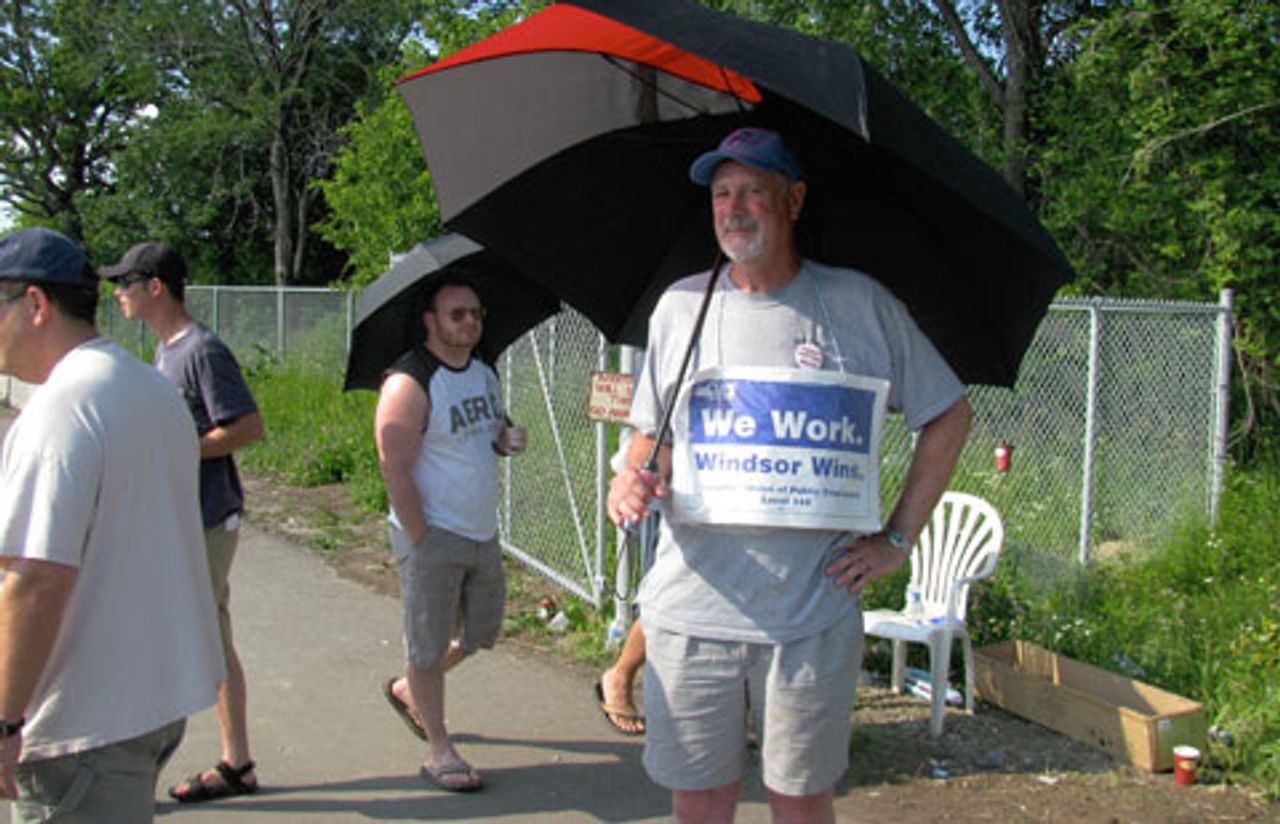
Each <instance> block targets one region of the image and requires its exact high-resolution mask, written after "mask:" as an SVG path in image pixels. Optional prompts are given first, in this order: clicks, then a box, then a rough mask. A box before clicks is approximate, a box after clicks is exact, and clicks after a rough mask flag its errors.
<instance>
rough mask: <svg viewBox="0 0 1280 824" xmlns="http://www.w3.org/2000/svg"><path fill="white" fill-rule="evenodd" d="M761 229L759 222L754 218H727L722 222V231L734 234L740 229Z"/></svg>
mask: <svg viewBox="0 0 1280 824" xmlns="http://www.w3.org/2000/svg"><path fill="white" fill-rule="evenodd" d="M758 228H760V224H759V222H758V221H757V220H756V219H755V218H753V217H741V216H739V217H727V218H725V219H724V220H722V221H721V222H720V231H722V232H733V231H737V230H739V229H746V230H748V231H753V232H754V231H755V230H756V229H758Z"/></svg>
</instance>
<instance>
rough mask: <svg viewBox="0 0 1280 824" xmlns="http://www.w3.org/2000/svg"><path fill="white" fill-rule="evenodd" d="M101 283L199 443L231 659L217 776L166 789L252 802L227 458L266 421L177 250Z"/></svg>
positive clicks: (216, 588)
mask: <svg viewBox="0 0 1280 824" xmlns="http://www.w3.org/2000/svg"><path fill="white" fill-rule="evenodd" d="M101 274H102V277H104V278H107V279H108V280H110V281H111V282H112V283H113V284H115V296H116V300H117V301H118V302H119V304H120V309H121V311H122V312H123V313H124V316H125V317H126V318H129V319H131V320H141V321H142V322H144V323H145V324H147V328H148V329H150V330H151V332H152V334H154V335H155V336H156V337H157V338H159V340H160V342H159V344H158V345H157V346H156V354H155V365H156V368H158V369H159V370H160V371H161V372H162V373H164V375H165V376H166V377H167V378H169V380H171V381H173V383H174V384H175V385H176V386H177V387H178V389H179V390H181V392H182V396H183V398H184V400H186V402H187V406H188V408H189V409H190V410H191V416H192V418H193V419H194V420H195V424H196V431H197V432H198V433H199V435H200V509H201V514H202V516H203V520H204V538H205V552H206V553H207V555H208V559H209V577H210V579H211V580H212V583H213V595H214V601H215V602H216V604H217V607H218V624H219V629H220V631H221V634H222V646H223V651H224V652H225V654H226V659H227V680H226V681H225V682H224V683H222V684H220V685H219V687H218V729H219V733H220V738H221V741H222V757H221V758H220V759H219V761H218V763H217V764H216V765H215V766H214V767H213V769H210V770H206V771H205V772H203V773H197V774H196V775H193V776H191V778H189V779H187V780H186V781H184V782H183V783H181V784H179V785H178V786H176V787H172V788H170V790H169V795H171V796H172V797H173V798H175V799H177V800H178V801H180V802H182V803H192V802H198V801H211V800H213V799H217V798H222V797H225V796H228V795H243V794H247V793H252V792H256V791H257V789H258V780H257V776H256V775H255V774H254V764H253V759H252V758H251V757H250V755H249V734H248V724H247V720H246V719H247V712H246V707H245V704H246V687H245V678H244V669H243V668H242V667H241V665H240V658H239V656H238V655H237V654H236V650H235V646H234V644H233V643H232V637H231V613H230V611H229V600H230V585H229V584H228V580H227V579H228V576H229V574H230V572H231V561H232V559H233V558H234V557H235V551H236V545H237V543H238V539H239V524H240V512H241V510H243V508H244V494H243V492H242V490H241V487H240V476H239V474H238V473H237V472H236V465H235V460H234V458H233V457H232V453H234V452H235V451H236V450H237V449H241V448H243V447H245V446H248V445H249V444H252V443H254V442H256V441H259V440H261V439H262V437H263V434H264V432H263V425H262V416H261V415H260V414H259V413H258V406H257V404H256V403H255V402H254V400H253V395H252V394H251V393H250V392H249V387H248V386H247V385H246V384H245V380H244V375H243V374H242V373H241V371H240V365H239V364H238V363H237V362H236V359H235V356H234V355H232V354H231V350H230V349H228V348H227V346H226V344H224V343H223V342H222V341H221V340H220V339H219V338H218V336H217V335H215V334H214V333H213V332H212V331H210V330H209V329H208V328H206V327H205V326H204V325H202V324H200V323H198V322H197V321H196V320H195V319H194V318H192V317H191V314H190V313H189V312H187V308H186V305H185V304H184V303H183V295H184V288H185V285H186V279H187V265H186V262H185V261H184V260H183V258H182V256H181V255H180V254H179V253H178V251H177V250H176V249H174V248H173V247H172V246H169V245H168V244H167V243H159V242H154V241H148V242H145V243H139V244H138V245H136V246H134V247H132V248H131V249H129V251H128V252H126V253H125V255H124V257H123V258H122V259H121V260H120V262H119V263H117V264H116V265H115V266H110V267H108V268H106V269H104V270H103V271H102V273H101Z"/></svg>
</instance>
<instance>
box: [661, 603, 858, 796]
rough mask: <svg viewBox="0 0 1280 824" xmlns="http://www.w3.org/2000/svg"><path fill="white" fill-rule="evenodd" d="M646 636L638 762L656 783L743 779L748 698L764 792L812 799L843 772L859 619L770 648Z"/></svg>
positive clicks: (675, 785) (673, 785)
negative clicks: (642, 728)
mask: <svg viewBox="0 0 1280 824" xmlns="http://www.w3.org/2000/svg"><path fill="white" fill-rule="evenodd" d="M642 615H643V613H642ZM644 635H645V641H646V652H647V658H648V660H647V661H646V664H645V667H646V668H645V678H644V709H645V747H644V766H645V770H646V771H648V773H649V777H650V778H652V779H653V780H654V781H655V782H656V783H658V784H660V785H662V786H664V787H666V788H668V789H671V790H710V789H715V788H717V787H723V786H725V785H728V784H732V783H734V782H735V781H738V780H739V779H741V778H742V774H743V770H744V767H745V764H746V760H747V744H746V741H747V730H746V717H747V695H748V693H750V706H751V712H752V718H753V721H754V724H755V728H756V730H757V731H758V734H759V738H760V757H761V765H762V770H763V778H764V785H765V786H766V787H768V788H769V789H770V790H773V791H774V792H777V793H781V794H783V795H792V796H803V795H815V794H817V793H821V792H825V791H827V790H829V789H831V788H832V787H833V786H834V785H835V783H836V781H838V780H839V779H840V777H841V776H843V775H844V772H845V769H846V768H847V767H848V765H849V734H850V731H851V729H852V718H853V707H854V701H855V699H856V697H857V687H858V673H859V671H860V670H861V664H862V617H861V613H858V614H857V616H856V617H853V618H850V619H848V620H844V621H841V622H839V623H837V624H835V625H833V626H831V627H829V628H828V629H826V630H824V631H823V632H820V633H818V634H816V635H811V636H809V637H808V638H801V639H799V640H796V641H792V642H789V643H784V644H776V645H774V644H753V643H745V642H739V641H713V640H708V639H705V638H693V637H690V636H686V635H680V634H677V633H673V632H667V631H665V630H662V629H659V628H657V627H654V626H652V625H651V624H647V623H646V624H645V627H644Z"/></svg>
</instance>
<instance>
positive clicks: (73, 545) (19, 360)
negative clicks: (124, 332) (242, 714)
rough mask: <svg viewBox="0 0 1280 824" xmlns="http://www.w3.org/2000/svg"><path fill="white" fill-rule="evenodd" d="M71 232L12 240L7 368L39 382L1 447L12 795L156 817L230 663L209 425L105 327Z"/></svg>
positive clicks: (2, 716)
mask: <svg viewBox="0 0 1280 824" xmlns="http://www.w3.org/2000/svg"><path fill="white" fill-rule="evenodd" d="M97 301H98V278H97V276H96V275H95V274H94V271H93V269H92V267H90V266H89V263H88V261H87V260H86V259H85V256H84V254H83V253H82V252H81V251H80V250H79V249H78V248H76V247H75V245H74V244H72V243H71V241H69V240H68V239H67V238H65V237H63V236H62V235H60V234H58V233H56V232H52V231H49V230H47V229H29V230H25V231H22V232H17V233H15V234H12V235H9V236H8V237H5V238H4V239H2V240H0V373H3V374H7V375H11V376H13V377H15V378H18V379H19V380H23V381H26V382H27V383H32V384H38V385H39V386H38V388H37V389H36V391H35V392H34V393H33V394H32V395H31V397H30V399H29V400H28V402H27V404H26V406H25V407H24V408H23V411H22V414H21V415H20V416H19V417H18V418H17V420H15V421H14V423H13V425H12V426H11V428H10V430H9V433H8V435H7V436H6V437H5V440H4V447H3V453H2V454H0V488H3V489H4V495H3V496H0V576H2V577H0V581H2V583H0V797H4V798H10V799H14V805H13V810H14V818H15V820H16V821H20V822H26V821H46V820H52V819H51V818H50V816H54V815H55V814H56V820H58V821H76V822H90V821H91V822H95V823H96V822H139V821H150V820H151V819H152V817H153V814H154V807H155V801H154V797H155V781H156V778H157V776H158V775H159V773H160V770H161V769H162V767H163V766H164V764H165V762H166V761H167V759H168V758H169V756H170V755H171V754H172V753H173V751H174V749H176V747H177V746H178V743H179V741H180V740H181V739H182V735H183V731H184V729H185V726H186V717H187V716H188V715H190V714H191V713H193V712H196V711H198V710H201V709H204V708H206V707H209V706H212V705H213V703H214V700H215V697H216V688H217V684H218V682H219V681H221V680H222V679H223V677H224V670H223V664H222V650H221V643H220V641H219V639H218V625H217V622H216V620H215V616H214V608H213V597H212V594H211V591H210V585H209V572H208V567H207V565H206V563H205V559H204V554H203V552H202V551H201V546H202V544H201V541H200V536H201V529H200V504H199V498H198V496H197V492H196V467H197V463H198V446H197V438H196V431H195V426H194V425H193V424H192V422H191V416H190V414H189V413H188V412H187V409H186V406H185V404H184V403H183V401H182V398H181V396H180V395H179V394H178V392H177V390H176V389H174V388H173V386H172V385H171V384H170V383H169V382H168V381H167V380H166V379H165V378H164V376H162V375H160V374H159V373H158V372H156V371H155V370H154V369H152V368H151V367H150V366H148V365H146V364H144V363H142V362H141V361H139V360H138V359H137V358H135V357H133V356H132V355H130V354H129V353H128V352H126V351H125V350H124V349H122V348H120V347H119V346H118V345H116V344H115V343H112V342H111V341H109V340H106V339H104V338H101V337H99V336H98V332H97V329H96V328H95V326H94V314H95V311H96V309H97Z"/></svg>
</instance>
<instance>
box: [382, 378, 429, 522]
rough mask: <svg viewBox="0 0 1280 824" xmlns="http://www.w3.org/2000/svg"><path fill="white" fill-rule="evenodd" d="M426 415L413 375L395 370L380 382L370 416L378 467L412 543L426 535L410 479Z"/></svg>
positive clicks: (425, 401) (423, 397)
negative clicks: (371, 416) (379, 390)
mask: <svg viewBox="0 0 1280 824" xmlns="http://www.w3.org/2000/svg"><path fill="white" fill-rule="evenodd" d="M430 414H431V402H430V401H429V400H428V399H427V393H426V392H423V391H422V387H421V386H419V385H418V382H417V381H415V380H414V379H413V378H411V377H409V376H408V375H405V374H402V373H396V374H394V375H391V376H390V377H388V378H387V379H386V381H385V382H384V383H383V384H382V391H381V392H380V393H379V394H378V408H377V410H376V411H375V412H374V418H373V435H374V440H375V442H376V443H377V446H378V466H379V468H381V470H382V480H383V482H384V483H385V484H386V485H387V497H388V498H389V499H390V500H391V509H392V510H393V511H394V512H395V513H396V518H398V519H399V521H400V525H401V526H402V527H403V528H404V531H405V534H407V535H408V536H409V539H410V540H411V541H413V542H414V543H417V542H418V541H421V540H422V538H423V537H424V536H425V535H426V534H427V520H426V518H425V517H424V516H423V514H422V497H421V493H420V492H419V490H418V485H417V484H415V483H414V482H413V465H414V462H415V461H416V460H417V458H418V451H419V450H420V449H421V448H422V432H423V429H424V428H425V426H426V423H427V420H428V418H429V415H430Z"/></svg>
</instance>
